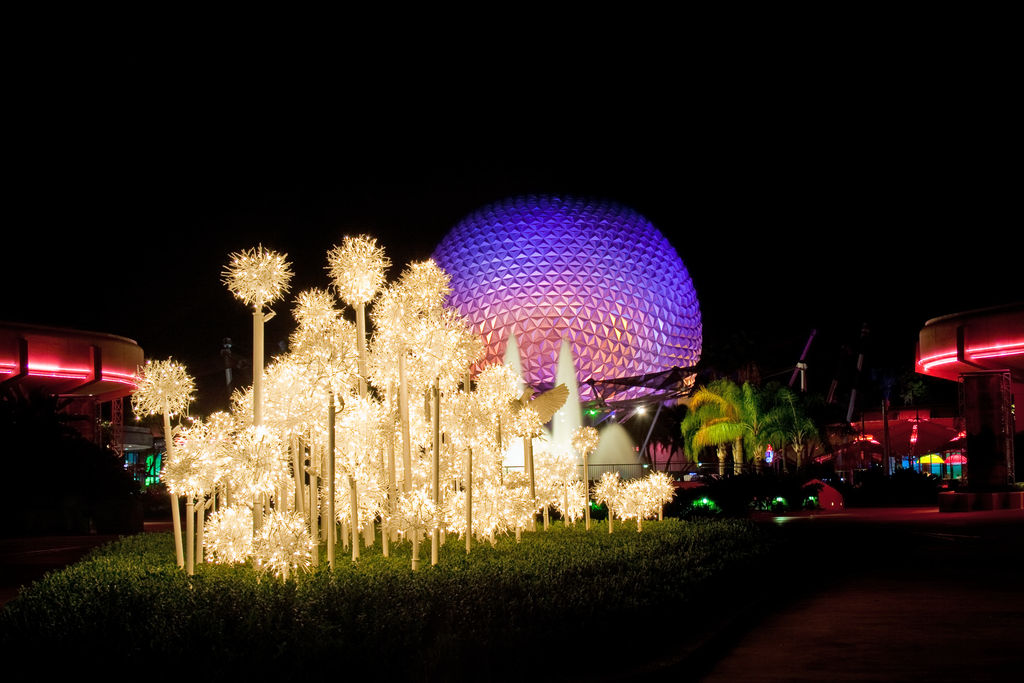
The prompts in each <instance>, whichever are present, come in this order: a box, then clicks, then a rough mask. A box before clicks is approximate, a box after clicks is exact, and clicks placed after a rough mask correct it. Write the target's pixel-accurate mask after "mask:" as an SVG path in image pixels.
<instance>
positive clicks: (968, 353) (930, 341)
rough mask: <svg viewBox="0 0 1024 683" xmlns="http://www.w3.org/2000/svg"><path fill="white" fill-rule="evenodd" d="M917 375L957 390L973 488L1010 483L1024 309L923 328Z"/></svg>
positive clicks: (947, 319)
mask: <svg viewBox="0 0 1024 683" xmlns="http://www.w3.org/2000/svg"><path fill="white" fill-rule="evenodd" d="M915 369H916V370H917V372H919V373H921V374H924V375H929V376H932V377H941V378H943V379H947V380H950V381H954V382H958V383H959V385H960V413H961V415H962V416H963V419H964V423H965V429H964V432H965V435H964V438H965V442H966V443H965V446H966V462H965V467H966V469H967V472H968V475H967V479H968V482H969V484H970V486H971V487H972V488H975V489H978V490H990V489H991V490H995V489H999V488H1001V487H1005V486H1006V485H1008V484H1011V483H1013V482H1014V481H1015V480H1016V478H1017V475H1018V474H1019V472H1018V468H1016V466H1015V447H1014V440H1015V438H1016V439H1017V440H1019V439H1020V437H1019V436H1018V434H1019V433H1021V431H1022V430H1024V420H1020V421H1018V420H1016V416H1015V413H1016V402H1015V401H1016V399H1015V397H1016V396H1024V303H1016V304H1009V305H1006V306H998V307H994V308H987V309H983V310H978V311H969V312H966V313H956V314H953V315H947V316H943V317H941V318H934V319H932V320H929V321H928V322H927V323H925V326H924V328H923V329H922V330H921V333H920V336H919V341H918V346H917V362H916V364H915Z"/></svg>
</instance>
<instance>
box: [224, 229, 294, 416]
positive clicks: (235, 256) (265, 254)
mask: <svg viewBox="0 0 1024 683" xmlns="http://www.w3.org/2000/svg"><path fill="white" fill-rule="evenodd" d="M228 258H230V259H231V260H230V262H229V263H228V265H227V267H225V269H224V271H223V272H222V273H221V275H222V276H223V282H224V284H225V285H227V288H228V289H229V290H231V293H232V294H234V295H235V298H237V299H239V300H241V301H242V302H244V303H245V304H247V305H249V306H252V309H253V311H252V339H253V344H252V382H253V424H257V425H258V424H262V423H263V356H264V352H263V325H264V323H266V322H267V321H268V320H270V319H271V318H273V317H274V313H273V311H271V312H269V313H265V312H264V310H263V309H264V308H265V307H267V306H269V305H270V304H272V303H273V302H275V301H277V300H278V299H279V298H281V296H283V295H284V294H285V293H286V292H287V291H288V282H289V281H290V280H291V278H292V270H291V264H290V263H288V260H287V257H286V256H285V255H284V254H279V253H277V252H275V251H270V250H269V249H264V248H263V245H262V244H261V245H259V246H258V247H256V248H255V249H246V250H243V251H239V252H235V253H232V254H230V255H229V257H228Z"/></svg>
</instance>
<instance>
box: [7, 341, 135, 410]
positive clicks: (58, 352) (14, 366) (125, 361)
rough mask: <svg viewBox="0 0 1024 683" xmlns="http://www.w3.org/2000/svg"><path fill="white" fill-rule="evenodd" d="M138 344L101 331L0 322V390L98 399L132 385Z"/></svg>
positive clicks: (126, 392)
mask: <svg viewBox="0 0 1024 683" xmlns="http://www.w3.org/2000/svg"><path fill="white" fill-rule="evenodd" d="M142 362H143V353H142V348H141V347H140V346H139V345H138V344H136V343H135V342H134V341H132V340H131V339H126V338H124V337H118V336H115V335H112V334H104V333H100V332H83V331H81V330H68V329H62V328H57V327H43V326H39V325H25V324H21V323H7V322H0V390H3V391H8V390H12V389H18V390H22V391H25V392H32V391H37V390H42V391H45V392H47V393H49V394H56V395H58V396H71V397H76V396H77V397H89V396H91V397H93V398H96V399H98V400H102V401H109V400H111V399H115V398H119V397H123V396H128V395H129V394H131V393H132V392H133V391H134V390H135V387H136V382H135V372H136V370H137V368H138V367H139V366H140V365H142Z"/></svg>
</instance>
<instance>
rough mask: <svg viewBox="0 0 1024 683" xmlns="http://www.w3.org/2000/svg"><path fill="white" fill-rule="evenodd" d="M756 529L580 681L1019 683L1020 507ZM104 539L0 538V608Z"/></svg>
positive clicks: (770, 522)
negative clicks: (610, 660)
mask: <svg viewBox="0 0 1024 683" xmlns="http://www.w3.org/2000/svg"><path fill="white" fill-rule="evenodd" d="M758 521H759V523H762V524H764V525H766V526H767V527H768V528H769V530H770V531H771V532H772V533H778V534H779V536H780V540H781V541H782V542H783V543H784V544H786V545H787V548H788V550H789V551H790V552H788V553H786V554H785V557H787V558H789V559H788V560H787V561H785V562H782V563H780V564H779V565H778V566H777V567H775V568H773V569H772V570H771V571H770V572H769V574H768V575H751V576H749V577H746V578H745V579H744V580H742V581H741V582H740V583H739V584H738V585H735V586H734V587H733V588H732V589H731V590H730V591H729V593H730V594H729V595H727V596H722V599H721V608H720V609H718V610H712V611H711V613H702V614H701V615H700V618H699V619H697V618H694V619H690V618H683V619H681V620H680V627H681V630H682V632H683V635H682V637H681V638H680V639H679V641H678V643H677V645H674V646H669V647H664V646H661V651H660V652H655V653H648V654H650V655H652V656H651V659H652V663H650V664H648V665H645V666H643V667H641V668H639V669H638V670H636V671H634V672H633V673H632V674H631V675H629V676H624V675H622V674H621V673H617V674H615V675H614V676H613V677H604V678H602V676H601V675H600V673H595V672H594V669H593V668H591V667H589V666H586V664H584V665H583V666H581V669H580V670H581V672H583V671H586V672H587V673H586V674H585V675H582V676H581V678H580V680H586V681H589V682H590V683H594V682H595V681H602V680H605V681H612V680H614V681H618V680H633V681H647V680H651V681H654V680H659V681H670V680H671V681H1015V680H1022V679H1024V645H1022V644H1021V640H1022V639H1024V588H1022V581H1021V576H1022V571H1024V511H1020V510H1017V511H989V512H971V513H952V514H950V513H947V514H940V513H938V512H936V511H935V510H934V509H931V508H885V509H866V510H852V511H849V512H846V513H840V514H833V515H801V516H792V517H774V518H773V517H765V518H761V519H759V520H758ZM166 526H167V525H161V524H154V525H149V526H148V527H147V529H148V530H164V529H165V528H166ZM109 540H113V537H100V536H88V537H81V536H78V537H62V538H45V539H0V602H6V601H8V600H10V599H12V598H13V597H14V596H15V595H16V594H17V590H18V588H19V586H21V585H23V584H25V583H28V582H30V581H32V580H34V579H35V578H38V577H39V576H41V575H42V574H43V573H45V572H46V571H50V570H53V569H59V568H60V567H62V566H64V565H65V564H68V563H70V562H74V561H75V560H77V559H78V558H80V557H81V556H82V555H84V554H85V553H86V552H88V551H89V550H90V549H91V548H93V547H95V546H97V545H101V544H103V543H105V542H107V541H109ZM609 626H610V627H611V629H612V631H613V632H614V633H615V634H616V635H615V639H616V641H617V642H622V641H626V640H629V639H631V638H633V637H634V635H635V636H636V637H637V638H638V640H639V643H638V644H639V646H640V647H641V648H642V647H643V644H642V642H643V637H642V628H640V629H638V630H637V631H633V630H632V628H631V625H627V624H622V625H609ZM616 649H617V651H620V652H622V653H623V654H625V651H623V650H618V648H616ZM581 654H583V657H582V659H583V660H584V661H585V660H586V659H588V655H587V654H586V653H581ZM595 655H596V656H599V657H600V656H601V655H599V653H598V652H597V650H595V653H590V656H591V657H593V656H595ZM598 669H599V667H598Z"/></svg>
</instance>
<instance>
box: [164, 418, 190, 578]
mask: <svg viewBox="0 0 1024 683" xmlns="http://www.w3.org/2000/svg"><path fill="white" fill-rule="evenodd" d="M170 410H171V409H170V408H169V407H168V406H167V402H166V401H164V442H165V448H166V449H167V459H168V460H173V459H174V437H173V436H172V435H171V416H170V415H169V413H170ZM170 496H171V526H172V527H173V529H174V553H175V557H176V559H177V561H178V569H184V567H185V553H184V550H183V549H182V546H181V512H180V511H179V510H178V496H176V495H175V494H173V493H172V494H170Z"/></svg>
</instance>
